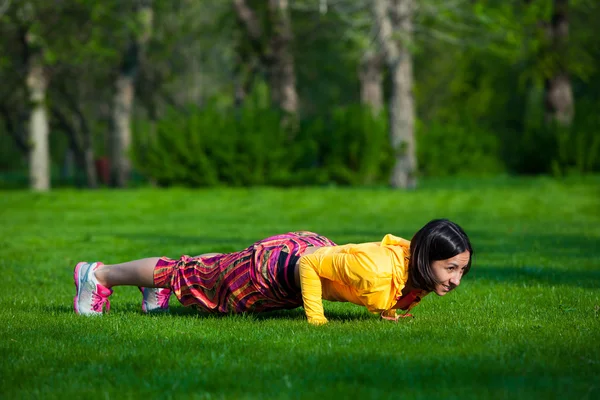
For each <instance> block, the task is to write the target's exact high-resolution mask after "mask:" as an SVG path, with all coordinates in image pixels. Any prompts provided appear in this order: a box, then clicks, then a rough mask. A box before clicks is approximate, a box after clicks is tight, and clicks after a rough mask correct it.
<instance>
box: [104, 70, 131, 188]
mask: <svg viewBox="0 0 600 400" xmlns="http://www.w3.org/2000/svg"><path fill="white" fill-rule="evenodd" d="M133 96H134V87H133V77H131V76H126V75H121V76H119V78H118V79H117V84H116V92H115V98H114V104H113V134H112V140H111V151H110V154H111V157H110V161H111V163H110V164H111V165H110V168H111V180H112V183H113V185H114V186H117V187H125V186H126V185H127V182H128V181H129V176H130V174H131V162H130V161H129V154H128V152H129V148H130V146H131V110H132V108H133Z"/></svg>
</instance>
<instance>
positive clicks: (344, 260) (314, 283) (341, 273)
mask: <svg viewBox="0 0 600 400" xmlns="http://www.w3.org/2000/svg"><path fill="white" fill-rule="evenodd" d="M385 264H389V257H387V256H386V255H385V254H384V253H383V252H382V250H381V249H380V248H375V251H369V252H364V251H358V250H356V249H354V248H347V249H344V251H343V252H340V253H329V254H318V253H317V254H310V255H304V256H302V257H301V258H300V267H299V270H300V271H299V272H300V287H301V288H302V299H303V301H304V310H305V312H306V317H307V318H308V322H309V323H311V324H314V325H321V324H324V323H326V322H327V319H326V318H325V314H324V311H323V301H322V298H323V287H322V281H321V279H327V280H329V281H333V282H337V283H340V284H342V285H344V286H347V287H351V288H352V289H354V290H355V293H356V295H357V296H358V298H359V299H360V301H361V302H362V303H363V304H364V305H365V306H366V307H367V308H368V309H369V310H370V311H378V312H381V309H380V304H379V303H381V300H382V298H385V299H387V296H386V293H385V284H384V286H383V287H380V286H381V284H382V283H383V282H384V281H385V282H387V280H382V279H380V278H381V273H382V272H383V273H384V275H385V272H384V271H383V270H385V269H386V268H385V267H384V268H383V270H382V269H381V267H383V266H384V265H385ZM338 300H339V299H338ZM346 301H352V300H351V299H346Z"/></svg>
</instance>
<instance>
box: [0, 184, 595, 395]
mask: <svg viewBox="0 0 600 400" xmlns="http://www.w3.org/2000/svg"><path fill="white" fill-rule="evenodd" d="M437 217H447V218H450V219H452V220H454V221H456V222H458V223H459V224H460V225H462V226H463V228H464V229H465V230H466V232H467V233H468V234H469V235H470V237H471V240H472V243H473V246H474V248H475V251H476V256H475V261H474V267H473V269H472V271H471V274H470V275H468V276H467V277H466V278H465V279H464V280H463V283H462V285H461V287H460V288H459V289H457V290H456V291H455V292H454V293H451V294H450V295H448V296H445V297H437V296H435V295H430V296H428V297H426V298H425V299H424V300H423V302H422V303H421V305H419V306H418V307H417V308H415V309H414V313H413V314H415V318H414V319H412V320H401V321H400V322H399V323H397V324H395V323H391V322H386V321H380V320H379V319H378V318H377V317H376V316H373V315H370V314H369V313H368V312H367V311H366V310H365V309H363V308H361V307H358V306H354V305H351V304H340V303H325V312H326V315H327V317H328V318H329V320H330V323H329V324H327V325H325V326H321V327H313V326H309V325H308V323H307V322H306V320H305V317H304V315H303V311H302V309H297V310H292V311H285V312H275V313H266V314H261V315H238V316H225V317H206V316H202V315H198V314H196V313H195V312H193V311H191V310H188V309H185V308H183V307H181V306H180V305H179V304H178V302H177V300H176V299H174V298H172V299H171V308H172V311H171V313H170V314H169V315H164V316H146V315H142V314H141V312H140V300H141V296H140V294H139V292H138V291H137V289H136V288H131V287H118V288H116V290H115V293H114V295H113V296H112V297H111V305H112V307H111V312H110V313H109V314H108V315H104V316H102V317H99V318H86V317H81V316H77V315H75V314H74V313H73V311H72V303H73V295H74V285H73V278H72V273H73V267H74V266H75V264H76V262H77V261H81V260H88V261H95V260H100V261H103V262H105V263H116V262H121V261H127V260H131V259H136V258H142V257H148V256H160V255H166V256H170V257H179V256H180V255H181V254H189V255H196V254H200V253H205V252H213V251H214V252H228V251H235V250H239V249H242V248H244V247H246V246H248V245H249V244H250V243H252V242H254V241H255V240H258V239H261V238H263V237H266V236H269V235H272V234H277V233H282V232H288V231H291V230H301V229H303V230H312V231H316V232H319V233H322V234H324V235H326V236H328V237H330V238H331V239H332V240H334V241H335V242H338V243H348V242H362V241H376V240H380V239H381V238H382V237H383V235H384V234H385V233H394V234H396V235H399V236H402V237H406V238H410V237H411V236H412V234H413V233H414V232H415V231H416V230H417V229H419V228H420V227H421V226H422V225H424V224H425V223H426V222H427V221H429V220H430V219H433V218H437ZM0 271H1V272H2V280H0V373H1V378H0V397H1V398H3V399H13V398H44V399H46V398H84V397H85V398H106V399H108V398H118V399H121V398H196V399H221V398H227V399H229V398H234V399H251V398H252V399H264V398H268V399H279V398H281V399H285V398H310V399H312V398H321V399H334V398H338V399H342V398H356V399H369V398H373V399H379V398H391V399H392V398H393V399H398V398H400V397H401V396H406V397H407V398H424V399H425V398H426V399H429V398H434V397H438V398H439V397H441V398H460V399H464V398H476V399H480V398H523V399H530V398H544V399H546V398H561V399H562V398H569V399H594V398H596V399H597V398H600V378H599V377H600V177H598V176H596V177H589V178H585V179H583V178H578V179H575V178H573V179H567V180H564V181H555V180H552V179H549V178H519V179H517V178H497V179H489V180H458V179H455V180H440V181H426V182H424V184H423V187H422V188H421V189H420V190H418V191H415V192H408V193H407V192H402V191H390V190H385V189H343V188H310V189H301V188H299V189H270V188H260V189H227V188H224V189H210V190H208V189H207V190H186V189H169V190H158V189H150V188H148V189H138V190H128V191H110V190H98V191H76V190H67V189H61V190H56V191H53V192H51V193H49V194H31V193H28V192H25V191H2V192H0Z"/></svg>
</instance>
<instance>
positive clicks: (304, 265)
mask: <svg viewBox="0 0 600 400" xmlns="http://www.w3.org/2000/svg"><path fill="white" fill-rule="evenodd" d="M315 262H317V260H316V258H314V257H311V256H302V257H301V258H300V287H301V288H302V300H303V301H304V311H305V312H306V317H307V318H308V322H309V323H310V324H313V325H323V324H325V323H327V318H325V313H324V311H323V300H322V297H323V287H322V286H321V278H320V277H319V274H317V271H316V269H317V268H316V267H317V265H315Z"/></svg>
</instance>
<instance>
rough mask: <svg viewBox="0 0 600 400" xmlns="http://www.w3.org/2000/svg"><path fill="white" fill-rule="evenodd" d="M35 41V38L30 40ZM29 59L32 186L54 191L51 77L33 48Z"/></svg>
mask: <svg viewBox="0 0 600 400" xmlns="http://www.w3.org/2000/svg"><path fill="white" fill-rule="evenodd" d="M30 40H31V39H30ZM31 51H32V53H31V54H30V55H29V58H28V60H27V77H26V85H27V90H28V93H29V101H30V104H31V109H30V113H29V124H28V129H29V145H30V146H29V185H30V188H31V189H32V190H35V191H40V192H46V191H48V190H50V152H49V146H48V133H49V126H48V115H47V112H46V88H47V86H48V82H47V77H46V74H45V72H44V66H43V62H42V53H41V51H39V49H31Z"/></svg>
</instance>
